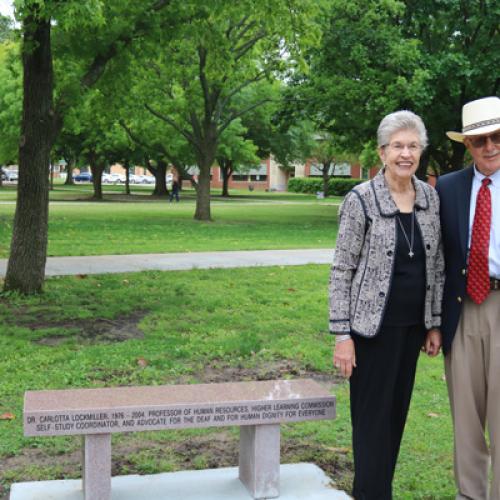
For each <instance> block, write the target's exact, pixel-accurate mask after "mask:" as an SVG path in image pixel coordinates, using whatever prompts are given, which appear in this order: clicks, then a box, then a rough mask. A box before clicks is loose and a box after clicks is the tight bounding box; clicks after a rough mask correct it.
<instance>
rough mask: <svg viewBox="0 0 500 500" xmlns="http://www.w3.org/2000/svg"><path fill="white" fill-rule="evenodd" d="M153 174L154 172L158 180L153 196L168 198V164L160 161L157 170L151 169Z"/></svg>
mask: <svg viewBox="0 0 500 500" xmlns="http://www.w3.org/2000/svg"><path fill="white" fill-rule="evenodd" d="M151 172H153V175H154V176H155V179H156V182H155V188H154V191H153V196H164V197H165V198H166V197H167V196H168V189H167V164H166V163H165V162H164V161H162V160H158V165H157V166H156V168H154V169H151Z"/></svg>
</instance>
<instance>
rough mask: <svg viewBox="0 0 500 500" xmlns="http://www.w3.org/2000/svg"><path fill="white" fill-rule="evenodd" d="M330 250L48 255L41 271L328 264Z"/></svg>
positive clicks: (1, 267)
mask: <svg viewBox="0 0 500 500" xmlns="http://www.w3.org/2000/svg"><path fill="white" fill-rule="evenodd" d="M332 258H333V249H328V248H327V249H304V250H252V251H238V252H193V253H160V254H139V255H99V256H84V257H49V258H48V259H47V266H46V268H45V274H46V275H47V276H65V275H74V274H104V273H133V272H139V271H151V270H157V271H181V270H189V269H212V268H223V267H224V268H231V267H253V266H302V265H305V264H330V263H331V261H332ZM6 269H7V259H0V277H3V276H5V272H6Z"/></svg>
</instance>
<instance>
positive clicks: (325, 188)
mask: <svg viewBox="0 0 500 500" xmlns="http://www.w3.org/2000/svg"><path fill="white" fill-rule="evenodd" d="M321 175H322V177H323V196H324V197H325V198H327V197H328V187H329V186H328V184H329V181H330V162H328V163H323V168H322V169H321Z"/></svg>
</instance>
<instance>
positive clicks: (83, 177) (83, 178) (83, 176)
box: [73, 172, 92, 182]
mask: <svg viewBox="0 0 500 500" xmlns="http://www.w3.org/2000/svg"><path fill="white" fill-rule="evenodd" d="M73 180H74V181H75V182H92V174H91V173H90V172H80V173H79V174H77V175H74V176H73Z"/></svg>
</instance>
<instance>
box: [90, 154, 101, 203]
mask: <svg viewBox="0 0 500 500" xmlns="http://www.w3.org/2000/svg"><path fill="white" fill-rule="evenodd" d="M90 170H91V172H92V184H93V186H94V196H93V197H92V199H94V200H96V201H102V173H103V172H104V163H91V165H90Z"/></svg>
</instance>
